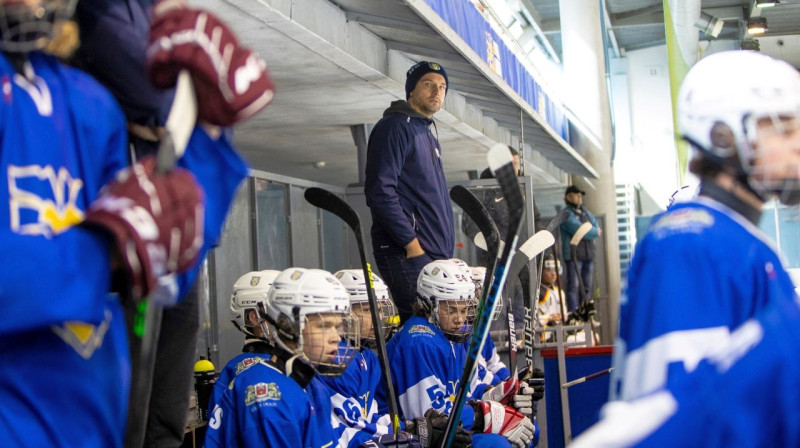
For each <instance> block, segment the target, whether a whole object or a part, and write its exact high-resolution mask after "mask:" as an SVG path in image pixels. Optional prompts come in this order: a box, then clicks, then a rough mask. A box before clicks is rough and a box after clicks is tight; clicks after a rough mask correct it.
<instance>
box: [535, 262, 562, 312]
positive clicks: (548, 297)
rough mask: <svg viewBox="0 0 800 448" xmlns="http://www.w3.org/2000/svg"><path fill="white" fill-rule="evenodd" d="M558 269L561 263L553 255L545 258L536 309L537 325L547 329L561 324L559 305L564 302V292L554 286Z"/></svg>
mask: <svg viewBox="0 0 800 448" xmlns="http://www.w3.org/2000/svg"><path fill="white" fill-rule="evenodd" d="M559 269H561V263H558V261H556V259H555V257H554V256H553V255H548V256H546V257H545V259H544V265H543V269H542V285H541V287H540V288H539V303H538V307H537V315H538V317H539V324H540V325H541V326H542V327H549V326H551V325H555V324H558V323H560V322H561V304H562V302H563V300H564V292H563V291H561V290H560V289H559V288H558V285H556V275H557V274H556V271H557V270H559Z"/></svg>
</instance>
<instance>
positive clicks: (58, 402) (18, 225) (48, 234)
mask: <svg viewBox="0 0 800 448" xmlns="http://www.w3.org/2000/svg"><path fill="white" fill-rule="evenodd" d="M73 8H74V2H67V1H58V0H57V1H46V2H45V1H38V0H26V1H12V0H5V1H0V51H2V55H0V72H2V74H0V85H2V87H3V89H2V90H3V100H2V106H0V123H2V125H1V126H2V135H3V139H2V150H0V154H2V156H0V163H2V173H3V174H4V175H5V176H6V178H5V179H4V180H3V182H0V196H2V197H3V198H4V199H5V202H4V203H5V204H6V205H5V206H3V207H0V222H1V223H2V224H0V252H2V253H3V254H6V255H5V256H6V257H12V256H13V257H14V260H13V262H7V263H5V264H4V266H3V269H2V270H0V306H2V309H3V315H4V316H5V318H4V319H0V366H2V367H0V370H2V374H0V397H2V398H1V399H0V440H2V441H3V444H5V445H9V446H31V447H38V446H52V447H60V446H87V447H90V446H91V447H96V446H105V447H119V446H121V445H122V430H123V429H122V428H124V426H125V416H126V408H127V403H128V391H129V387H130V383H129V379H130V376H129V375H130V359H129V355H128V348H127V338H126V336H125V320H124V318H123V316H122V312H121V306H120V302H119V297H118V296H117V295H112V294H110V292H112V291H118V292H121V293H123V294H124V295H125V296H126V297H130V298H132V299H135V300H139V299H141V298H142V297H143V296H144V295H146V294H148V293H150V292H151V291H152V290H153V289H154V287H155V285H156V281H157V280H156V279H157V277H158V276H160V275H166V274H170V273H175V272H181V271H185V270H186V269H188V268H190V267H191V266H192V265H193V264H194V261H195V259H196V257H197V254H198V250H199V248H200V245H202V243H203V225H202V214H203V213H204V212H203V203H202V192H201V190H199V187H198V186H197V184H196V182H195V179H194V177H193V176H192V175H191V174H189V173H188V172H187V171H185V170H183V169H175V170H173V171H170V172H165V173H156V169H155V160H154V159H152V158H150V159H143V160H142V161H141V163H140V164H137V165H134V166H132V167H130V168H125V167H126V166H127V165H128V164H127V161H126V154H127V147H126V140H127V139H126V136H125V134H126V128H125V121H124V118H123V115H122V112H121V111H120V110H119V106H118V105H117V104H116V102H115V101H114V99H113V98H112V97H111V95H110V94H109V93H108V92H107V91H106V90H105V89H104V88H103V87H101V86H100V85H99V84H98V83H97V82H95V81H94V80H93V79H92V78H90V77H89V76H87V75H86V74H84V73H83V72H80V71H78V70H76V69H73V68H70V67H67V66H64V65H62V64H61V63H59V62H58V60H57V59H56V58H55V57H52V56H50V55H47V54H45V53H43V52H41V50H42V48H43V47H44V46H45V45H47V44H48V42H49V41H50V39H51V37H52V35H53V31H54V29H55V28H58V27H59V25H60V24H61V23H63V21H64V20H65V19H66V18H68V17H69V16H70V15H71V14H72V12H73ZM168 260H169V262H167V261H168ZM43 279H46V280H45V281H43ZM32 285H35V287H34V286H32ZM43 360H46V362H47V363H53V364H52V365H54V366H58V368H52V369H51V368H42V361H43Z"/></svg>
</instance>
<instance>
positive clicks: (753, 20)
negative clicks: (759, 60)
mask: <svg viewBox="0 0 800 448" xmlns="http://www.w3.org/2000/svg"><path fill="white" fill-rule="evenodd" d="M766 32H767V19H766V18H765V17H750V18H749V19H747V34H750V35H757V34H764V33H766Z"/></svg>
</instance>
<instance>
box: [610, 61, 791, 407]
mask: <svg viewBox="0 0 800 448" xmlns="http://www.w3.org/2000/svg"><path fill="white" fill-rule="evenodd" d="M765 80H766V81H765ZM732 92H735V94H732ZM678 104H679V120H678V126H679V130H680V133H681V135H682V136H683V137H684V138H685V139H686V140H687V141H689V143H690V144H691V145H692V147H693V148H694V149H695V150H696V152H695V155H694V157H693V159H692V161H691V163H690V165H689V169H690V170H691V171H692V172H693V173H695V174H696V175H697V176H698V177H699V178H700V179H701V183H700V192H699V197H698V198H696V199H694V200H691V201H688V202H682V203H676V204H674V205H673V206H672V207H671V208H670V209H669V210H668V211H667V212H665V213H664V214H662V215H660V216H657V217H656V218H655V219H654V220H653V222H652V224H651V226H650V230H649V232H648V234H647V235H646V236H645V237H644V239H643V240H642V241H641V242H640V244H639V247H638V248H637V250H636V254H635V256H634V258H633V262H632V264H631V269H630V271H629V278H628V298H627V301H625V302H623V304H622V307H621V310H620V330H619V339H618V341H617V344H616V348H615V352H614V356H615V360H614V365H615V370H614V374H615V377H614V378H613V381H612V391H611V392H612V394H614V395H616V397H617V398H621V399H626V400H628V399H633V398H637V397H640V396H642V395H644V394H646V393H649V392H652V391H653V390H655V389H657V388H659V387H662V386H664V385H667V386H669V385H670V384H671V383H672V382H673V381H674V380H675V379H677V378H680V377H681V376H682V375H683V374H685V372H686V371H692V370H693V369H694V368H695V367H696V365H697V363H698V362H699V361H700V360H702V359H703V358H706V357H708V356H709V355H710V354H712V353H713V352H714V351H716V350H718V349H719V348H720V347H721V346H724V345H725V344H726V343H727V342H728V340H729V339H730V331H731V330H732V329H733V328H736V327H738V326H739V325H741V324H742V323H743V322H744V321H745V320H747V319H748V318H750V317H752V316H754V315H755V314H756V313H757V312H758V311H760V310H763V309H764V308H765V307H767V306H768V305H771V304H772V305H775V306H779V305H778V304H779V303H780V302H783V301H792V300H794V298H795V292H794V286H793V285H792V282H791V280H790V278H789V276H788V275H787V273H786V271H785V270H784V269H783V267H782V263H781V261H780V257H779V256H778V254H777V253H776V252H775V250H774V248H773V246H772V245H771V244H770V243H769V242H768V240H767V238H766V237H765V236H764V235H763V234H762V233H761V232H760V231H759V230H758V228H757V227H756V224H757V223H758V221H759V218H760V216H761V211H762V207H763V205H764V202H765V201H767V200H769V199H770V198H772V197H776V198H777V199H779V200H780V201H781V202H783V203H784V204H796V203H797V202H798V200H799V199H800V189H798V188H797V185H798V179H797V177H798V168H799V167H800V151H798V149H799V148H800V145H798V128H797V126H798V110H799V109H800V81H798V74H797V72H796V71H795V70H794V69H793V68H792V67H790V66H789V65H787V64H785V63H783V62H778V61H775V60H773V59H771V58H769V57H766V56H763V55H761V54H759V53H752V52H743V51H735V52H724V53H718V54H713V55H711V56H708V57H706V58H705V59H703V60H701V61H700V62H698V63H697V65H696V66H695V67H694V68H693V69H692V70H691V71H690V72H689V74H688V75H687V77H686V79H685V80H684V82H683V86H682V87H681V93H680V95H679V103H678ZM676 279H680V281H679V282H676V281H675V280H676ZM686 285H691V287H690V288H689V289H688V291H690V292H691V293H690V294H687V289H686ZM686 310H692V312H691V313H686Z"/></svg>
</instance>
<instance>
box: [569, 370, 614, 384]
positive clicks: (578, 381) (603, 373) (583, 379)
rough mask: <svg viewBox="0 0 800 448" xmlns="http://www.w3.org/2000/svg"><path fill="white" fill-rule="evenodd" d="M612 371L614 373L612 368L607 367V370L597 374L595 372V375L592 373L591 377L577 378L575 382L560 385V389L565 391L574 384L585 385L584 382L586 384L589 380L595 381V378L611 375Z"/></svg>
mask: <svg viewBox="0 0 800 448" xmlns="http://www.w3.org/2000/svg"><path fill="white" fill-rule="evenodd" d="M613 371H614V368H613V367H609V368H607V369H603V370H601V371H599V372H595V373H593V374H591V375H586V376H582V377H580V378H578V379H577V380H572V381H570V382H568V383H564V384H562V385H561V388H562V389H566V388H568V387H572V386H574V385H576V384H580V383H585V382H587V381H589V380H593V379H595V378H597V377H599V376H603V375H605V374H608V373H611V372H613Z"/></svg>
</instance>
